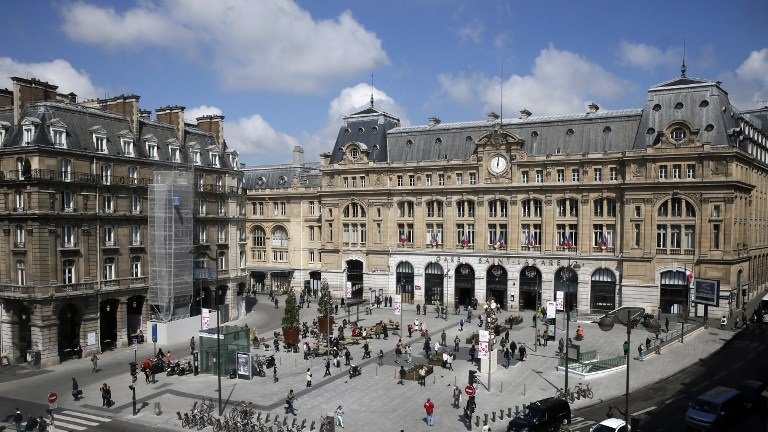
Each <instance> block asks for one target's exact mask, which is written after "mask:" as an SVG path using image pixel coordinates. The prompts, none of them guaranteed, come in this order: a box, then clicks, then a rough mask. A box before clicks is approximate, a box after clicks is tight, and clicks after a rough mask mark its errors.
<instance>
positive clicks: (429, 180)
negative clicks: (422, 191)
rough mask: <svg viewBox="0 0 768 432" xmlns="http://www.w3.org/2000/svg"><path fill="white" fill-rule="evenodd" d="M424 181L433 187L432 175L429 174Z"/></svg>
mask: <svg viewBox="0 0 768 432" xmlns="http://www.w3.org/2000/svg"><path fill="white" fill-rule="evenodd" d="M424 179H425V181H426V183H427V186H432V174H427V175H425V176H424Z"/></svg>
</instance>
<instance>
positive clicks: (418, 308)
mask: <svg viewBox="0 0 768 432" xmlns="http://www.w3.org/2000/svg"><path fill="white" fill-rule="evenodd" d="M416 315H421V305H420V304H419V303H416Z"/></svg>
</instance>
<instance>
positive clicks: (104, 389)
mask: <svg viewBox="0 0 768 432" xmlns="http://www.w3.org/2000/svg"><path fill="white" fill-rule="evenodd" d="M99 390H101V406H103V407H105V406H108V405H107V383H104V385H102V386H101V389H99Z"/></svg>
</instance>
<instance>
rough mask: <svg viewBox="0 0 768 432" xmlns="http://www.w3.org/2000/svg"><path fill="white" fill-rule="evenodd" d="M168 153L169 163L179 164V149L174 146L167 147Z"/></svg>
mask: <svg viewBox="0 0 768 432" xmlns="http://www.w3.org/2000/svg"><path fill="white" fill-rule="evenodd" d="M168 152H169V153H170V154H171V162H181V160H180V159H179V148H178V147H176V146H171V147H168Z"/></svg>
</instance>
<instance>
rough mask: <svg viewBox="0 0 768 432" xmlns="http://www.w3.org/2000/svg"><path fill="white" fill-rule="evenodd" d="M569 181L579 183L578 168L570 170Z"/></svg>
mask: <svg viewBox="0 0 768 432" xmlns="http://www.w3.org/2000/svg"><path fill="white" fill-rule="evenodd" d="M571 181H572V182H578V181H579V169H578V168H573V169H571Z"/></svg>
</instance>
